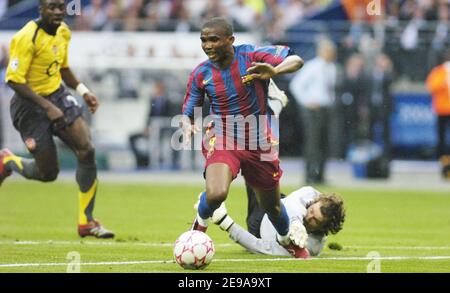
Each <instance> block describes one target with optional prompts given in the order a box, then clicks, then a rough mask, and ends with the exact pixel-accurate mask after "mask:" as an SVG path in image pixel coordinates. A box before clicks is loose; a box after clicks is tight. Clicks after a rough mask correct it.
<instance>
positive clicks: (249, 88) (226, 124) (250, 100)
mask: <svg viewBox="0 0 450 293" xmlns="http://www.w3.org/2000/svg"><path fill="white" fill-rule="evenodd" d="M233 48H234V59H233V61H232V62H231V64H230V66H229V67H228V68H226V69H221V68H220V67H219V66H218V65H217V64H216V63H214V62H212V61H211V60H207V61H205V62H203V63H201V64H200V65H199V66H197V67H196V68H195V69H194V70H193V71H192V73H191V74H190V77H189V82H188V85H187V89H186V94H185V97H184V104H183V111H182V112H183V114H184V115H187V116H188V117H189V118H194V117H193V116H194V108H195V107H201V106H202V105H203V101H204V98H205V95H206V96H207V97H208V98H209V103H210V114H212V115H214V121H215V122H216V127H215V128H214V132H215V135H216V136H217V137H223V136H227V139H228V140H229V139H230V138H231V134H232V135H233V139H235V140H234V142H235V143H236V140H239V139H242V138H244V139H245V145H246V147H247V146H249V145H252V146H256V147H257V146H261V142H263V141H267V142H271V140H272V137H271V136H272V135H271V131H270V125H269V124H270V122H269V120H268V119H267V117H266V116H267V98H268V85H269V80H260V79H254V80H252V81H250V82H244V81H243V79H244V78H245V77H246V76H247V75H248V73H247V69H248V68H249V67H251V66H252V63H253V62H261V63H268V64H271V65H272V66H277V65H279V64H280V63H281V62H283V61H284V59H286V57H287V56H289V55H290V54H291V50H290V48H289V47H286V46H267V47H255V46H253V45H247V44H246V45H239V46H233ZM250 115H253V116H254V118H255V119H254V120H253V121H255V123H254V124H253V125H254V127H250V126H248V125H247V124H246V122H245V121H249V120H247V119H245V118H253V117H250ZM230 117H232V118H230ZM233 117H234V118H233ZM242 117H245V118H242ZM235 118H237V119H235ZM217 122H220V123H221V127H218V125H217ZM238 125H239V126H238ZM239 127H241V128H242V129H238V128H239ZM233 129H234V130H233ZM223 141H225V140H223ZM220 144H222V143H219V142H218V141H217V143H216V145H220ZM250 148H252V147H250Z"/></svg>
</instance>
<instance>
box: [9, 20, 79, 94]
mask: <svg viewBox="0 0 450 293" xmlns="http://www.w3.org/2000/svg"><path fill="white" fill-rule="evenodd" d="M70 38H71V32H70V29H69V27H68V26H67V25H66V24H65V23H62V24H61V25H60V26H59V28H58V30H57V31H56V34H55V35H50V34H48V33H47V32H46V31H44V30H43V29H42V28H40V26H39V24H38V22H36V21H30V22H28V23H27V24H26V25H25V26H24V27H23V28H22V29H21V30H20V31H18V32H17V33H16V34H15V35H14V37H13V38H12V41H11V44H10V62H9V64H8V68H7V71H6V78H5V81H6V82H8V81H12V82H15V83H20V84H27V85H28V86H29V87H30V88H31V89H32V90H33V91H34V92H35V93H37V94H38V95H42V96H46V95H49V94H51V93H53V92H55V91H56V90H57V89H59V87H60V86H61V81H62V77H61V73H60V69H61V68H67V67H69V64H68V47H69V42H70Z"/></svg>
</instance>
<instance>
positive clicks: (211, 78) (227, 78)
mask: <svg viewBox="0 0 450 293" xmlns="http://www.w3.org/2000/svg"><path fill="white" fill-rule="evenodd" d="M200 40H201V44H202V49H203V51H204V52H205V54H206V55H207V56H208V60H206V61H205V62H203V63H201V64H200V65H199V66H197V67H196V68H195V69H194V70H193V71H192V73H191V75H190V77H189V82H188V85H187V89H186V95H185V97H184V104H183V110H182V112H183V114H184V115H186V116H188V117H189V118H190V119H191V123H190V124H189V125H183V127H184V129H185V133H186V135H187V136H189V135H190V134H191V133H192V132H193V130H194V129H195V127H194V126H193V123H194V121H193V119H194V108H195V107H200V106H201V105H202V104H203V101H204V98H205V95H206V96H208V98H209V102H210V105H211V114H213V115H215V117H216V119H215V120H214V122H215V123H214V126H213V127H211V128H210V129H209V130H210V131H212V132H213V134H211V133H210V134H208V135H207V138H206V141H205V142H204V144H203V154H204V155H205V157H206V164H205V174H204V176H205V179H206V192H204V193H203V194H202V196H201V197H200V203H199V207H198V215H197V217H196V219H195V221H194V224H193V226H192V229H196V230H200V231H206V228H207V226H208V219H209V218H210V217H211V216H212V214H213V212H214V210H216V209H217V208H218V207H219V206H220V204H221V203H222V202H223V201H225V199H226V198H227V195H228V191H229V187H230V184H231V182H232V181H233V179H234V178H236V176H237V174H238V173H239V172H240V171H241V172H242V175H243V176H244V178H245V180H246V182H247V183H248V184H249V185H250V186H251V187H252V188H253V189H254V190H255V193H256V195H257V198H258V202H259V203H260V205H261V206H262V207H263V209H264V210H265V212H266V213H267V215H268V218H269V220H270V221H271V222H272V224H273V225H274V227H275V229H276V231H277V240H278V242H279V243H280V244H281V245H282V246H283V247H289V246H293V245H294V244H295V243H293V241H292V237H291V234H290V233H289V232H290V231H289V218H288V215H287V213H286V208H285V207H284V205H283V204H282V203H281V202H280V188H279V180H280V177H281V175H282V170H281V169H280V166H279V160H278V153H277V152H276V151H275V152H273V151H272V149H271V150H270V151H269V152H268V151H267V150H266V149H264V148H263V147H262V144H260V142H261V141H266V142H267V141H268V142H269V143H272V140H271V139H272V137H271V131H270V128H268V127H267V120H264V117H267V94H268V86H269V80H270V78H272V77H274V76H276V75H278V74H283V73H292V72H295V71H297V70H299V69H300V68H301V67H302V65H303V60H302V59H301V58H300V57H299V56H297V55H295V54H293V53H292V51H291V50H290V48H288V47H285V46H268V47H260V48H257V47H255V46H253V45H239V46H234V45H233V43H234V40H235V38H234V36H233V28H232V26H231V24H230V23H229V22H228V21H227V20H225V19H223V18H213V19H211V20H209V21H207V22H206V23H205V24H204V25H203V26H202V30H201V35H200ZM250 116H254V117H255V120H254V121H262V122H257V125H256V126H255V125H251V123H250V125H246V126H245V129H244V130H242V129H241V131H239V130H238V131H236V128H235V125H234V124H231V123H230V124H228V118H230V117H234V118H236V117H240V118H241V119H247V118H248V117H250ZM261 117H263V119H262V120H260V118H261ZM236 119H239V118H236ZM250 120H251V119H250ZM255 132H256V133H255ZM230 136H231V137H230ZM242 136H245V137H244V139H243V140H244V142H245V143H244V145H239V146H238V143H236V139H237V140H240V139H242V138H243V137H242ZM255 137H256V140H257V141H258V142H257V147H256V148H254V147H252V146H254V144H253V143H254V140H255V139H254V138H255ZM230 139H231V144H230V143H229V141H230ZM252 139H253V141H252ZM240 141H242V140H240ZM230 145H231V149H230ZM294 246H295V245H294Z"/></svg>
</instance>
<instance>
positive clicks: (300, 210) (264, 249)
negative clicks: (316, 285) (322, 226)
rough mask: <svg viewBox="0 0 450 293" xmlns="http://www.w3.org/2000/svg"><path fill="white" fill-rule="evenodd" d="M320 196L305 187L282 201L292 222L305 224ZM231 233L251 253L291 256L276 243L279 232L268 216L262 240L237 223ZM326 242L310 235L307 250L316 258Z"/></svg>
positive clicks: (264, 219) (262, 229)
mask: <svg viewBox="0 0 450 293" xmlns="http://www.w3.org/2000/svg"><path fill="white" fill-rule="evenodd" d="M319 195H320V192H319V191H317V190H316V189H314V188H312V187H311V186H305V187H302V188H300V189H298V190H296V191H294V192H292V193H291V194H289V196H287V197H286V198H284V199H282V200H281V201H282V202H283V204H284V206H285V207H286V211H287V214H288V217H289V219H290V220H291V221H292V220H293V219H295V218H298V219H300V220H301V221H302V222H303V218H304V217H305V216H306V207H307V205H308V204H309V203H311V202H312V201H313V200H314V199H316V198H317V197H318V196H319ZM229 233H230V238H231V239H233V240H234V241H236V242H238V243H239V244H241V245H242V246H244V247H245V248H246V249H247V250H249V251H250V252H253V253H262V254H270V255H290V254H289V252H288V251H287V250H286V249H284V248H283V247H282V246H281V245H279V244H278V242H277V241H276V234H277V231H276V230H275V227H274V226H273V225H272V223H271V222H270V220H269V218H268V216H267V215H264V218H263V220H262V222H261V227H260V233H261V238H256V237H255V236H254V235H252V234H251V233H249V232H248V231H247V230H245V229H243V228H242V227H241V226H239V225H237V224H236V223H234V224H233V226H231V228H230V230H229ZM325 242H326V236H324V235H321V234H320V235H318V234H312V233H309V234H308V240H307V244H306V248H307V249H308V251H309V253H310V254H311V255H312V256H316V255H319V253H320V252H321V251H322V249H323V246H324V245H325Z"/></svg>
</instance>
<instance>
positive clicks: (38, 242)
mask: <svg viewBox="0 0 450 293" xmlns="http://www.w3.org/2000/svg"><path fill="white" fill-rule="evenodd" d="M174 243H175V241H174ZM174 243H167V242H160V243H151V242H113V241H53V240H48V241H42V240H24V241H0V245H92V246H128V245H130V246H144V247H172V246H173V245H174ZM214 246H216V247H228V246H233V244H232V243H218V244H214Z"/></svg>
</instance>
